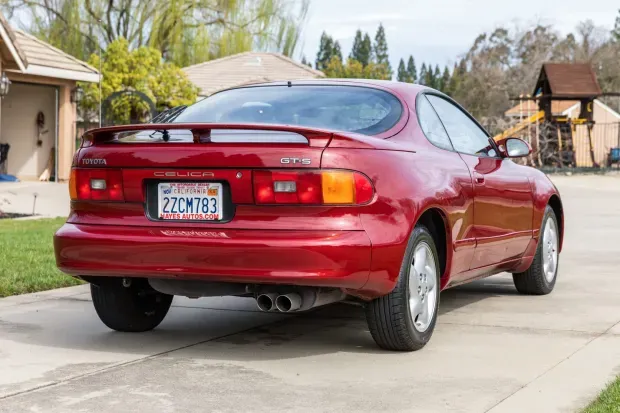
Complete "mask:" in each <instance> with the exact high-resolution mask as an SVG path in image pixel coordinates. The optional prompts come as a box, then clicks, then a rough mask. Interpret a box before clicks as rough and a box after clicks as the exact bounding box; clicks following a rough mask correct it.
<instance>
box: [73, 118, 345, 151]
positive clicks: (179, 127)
mask: <svg viewBox="0 0 620 413" xmlns="http://www.w3.org/2000/svg"><path fill="white" fill-rule="evenodd" d="M151 131H152V132H156V133H158V134H159V136H160V139H158V140H159V141H162V140H163V141H165V142H167V141H169V139H170V135H171V134H170V131H189V132H190V133H191V135H192V137H193V139H192V141H191V142H193V143H198V144H205V143H298V144H299V143H301V144H307V145H309V146H314V147H326V146H327V145H328V144H329V141H330V140H331V138H332V135H333V133H332V132H331V131H327V130H322V129H316V128H307V127H298V126H289V125H270V124H221V123H217V124H214V123H145V124H138V125H123V126H109V127H105V128H98V129H91V130H89V131H87V132H86V133H85V134H84V135H83V136H82V147H88V146H92V145H95V144H99V143H114V142H118V141H119V138H120V137H123V136H127V135H130V134H132V133H139V132H151ZM270 132H273V133H271V135H270ZM235 138H237V139H238V140H235ZM154 141H155V140H154ZM184 143H190V140H189V139H187V140H185V141H184Z"/></svg>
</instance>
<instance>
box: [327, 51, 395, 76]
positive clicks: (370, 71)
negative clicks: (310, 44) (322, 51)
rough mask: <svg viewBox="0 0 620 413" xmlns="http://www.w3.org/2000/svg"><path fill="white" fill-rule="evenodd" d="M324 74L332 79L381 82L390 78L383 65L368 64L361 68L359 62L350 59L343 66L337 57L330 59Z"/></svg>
mask: <svg viewBox="0 0 620 413" xmlns="http://www.w3.org/2000/svg"><path fill="white" fill-rule="evenodd" d="M324 73H325V76H327V77H332V78H348V79H383V80H387V79H390V78H391V75H390V74H389V73H388V72H387V70H386V68H385V65H377V64H375V63H369V64H368V65H366V66H363V65H362V64H361V63H360V62H358V61H357V60H355V59H351V58H349V59H348V60H347V62H346V63H345V64H343V62H342V61H341V60H340V59H338V57H337V56H333V57H332V60H331V61H330V62H329V65H328V66H327V68H326V69H325V71H324Z"/></svg>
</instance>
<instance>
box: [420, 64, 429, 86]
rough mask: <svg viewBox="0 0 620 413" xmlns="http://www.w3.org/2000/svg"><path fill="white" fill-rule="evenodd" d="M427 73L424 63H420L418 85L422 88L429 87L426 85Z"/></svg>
mask: <svg viewBox="0 0 620 413" xmlns="http://www.w3.org/2000/svg"><path fill="white" fill-rule="evenodd" d="M427 75H428V73H427V71H426V63H422V67H421V68H420V84H421V85H424V86H429V85H427V84H426V81H427V80H428V76H427Z"/></svg>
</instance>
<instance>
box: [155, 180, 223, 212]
mask: <svg viewBox="0 0 620 413" xmlns="http://www.w3.org/2000/svg"><path fill="white" fill-rule="evenodd" d="M157 196H158V198H157V216H158V217H159V219H164V220H187V221H217V220H220V219H222V184H214V183H208V182H165V183H164V182H162V183H159V184H158V185H157Z"/></svg>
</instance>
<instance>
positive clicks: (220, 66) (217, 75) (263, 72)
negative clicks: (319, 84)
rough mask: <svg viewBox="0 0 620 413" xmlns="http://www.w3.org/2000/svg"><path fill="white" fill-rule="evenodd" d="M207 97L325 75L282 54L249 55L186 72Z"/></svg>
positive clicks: (207, 63) (249, 53)
mask: <svg viewBox="0 0 620 413" xmlns="http://www.w3.org/2000/svg"><path fill="white" fill-rule="evenodd" d="M183 71H184V72H185V73H186V74H187V77H188V78H189V79H190V80H191V81H192V83H194V84H195V85H196V86H197V87H198V88H199V89H200V92H199V96H200V97H205V96H209V95H212V94H213V93H216V92H219V91H220V90H224V89H228V88H232V87H238V86H243V85H248V84H252V83H260V82H273V81H283V80H300V79H316V78H320V77H325V75H324V74H323V72H321V71H319V70H315V69H313V68H311V67H309V66H306V65H304V64H301V63H298V62H296V61H294V60H293V59H290V58H288V57H286V56H284V55H282V54H279V53H259V52H246V53H239V54H236V55H232V56H227V57H223V58H221V59H215V60H210V61H208V62H204V63H199V64H196V65H193V66H188V67H185V68H183Z"/></svg>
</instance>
